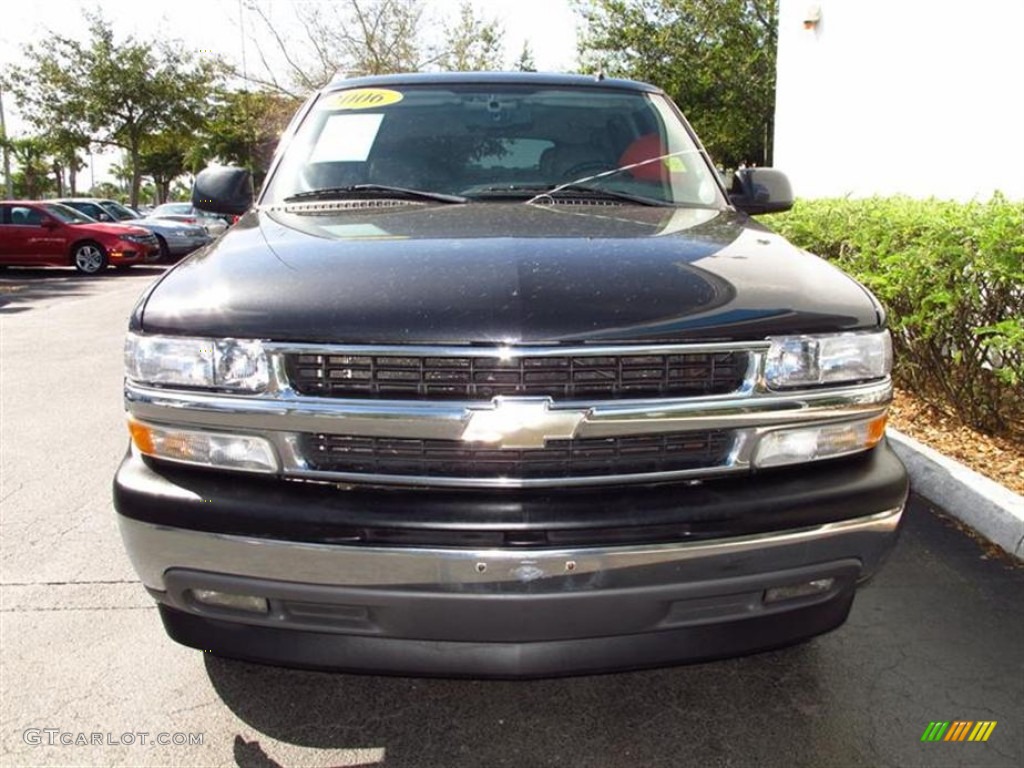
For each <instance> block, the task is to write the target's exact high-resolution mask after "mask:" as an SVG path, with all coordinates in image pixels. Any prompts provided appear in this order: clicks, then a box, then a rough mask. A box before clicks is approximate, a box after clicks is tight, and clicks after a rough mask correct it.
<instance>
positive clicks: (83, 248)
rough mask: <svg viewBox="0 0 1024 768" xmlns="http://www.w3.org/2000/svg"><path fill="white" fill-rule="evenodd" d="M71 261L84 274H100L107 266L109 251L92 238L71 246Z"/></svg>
mask: <svg viewBox="0 0 1024 768" xmlns="http://www.w3.org/2000/svg"><path fill="white" fill-rule="evenodd" d="M71 263H72V264H73V265H74V266H75V269H77V270H78V271H79V272H81V273H82V274H83V275H98V274H99V273H100V272H102V271H103V270H104V269H106V267H107V252H106V250H104V248H103V246H102V245H100V244H99V243H96V242H93V241H92V240H86V241H85V242H81V243H75V244H74V246H73V247H72V248H71Z"/></svg>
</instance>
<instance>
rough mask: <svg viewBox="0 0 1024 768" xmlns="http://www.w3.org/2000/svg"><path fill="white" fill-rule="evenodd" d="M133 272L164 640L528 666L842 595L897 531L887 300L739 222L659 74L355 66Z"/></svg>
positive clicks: (625, 649) (682, 635)
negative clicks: (219, 224) (199, 238)
mask: <svg viewBox="0 0 1024 768" xmlns="http://www.w3.org/2000/svg"><path fill="white" fill-rule="evenodd" d="M193 200H194V202H195V203H196V205H198V206H201V207H203V208H207V209H209V210H213V211H217V212H220V213H227V214H239V213H243V212H245V211H246V210H248V212H247V213H245V215H244V216H243V217H242V219H241V220H240V221H239V223H238V224H237V225H236V226H235V227H234V228H232V229H231V230H230V231H229V232H227V233H226V234H225V235H224V236H223V237H222V238H221V239H220V240H219V241H217V242H216V243H214V244H213V245H212V246H210V247H209V248H208V249H207V250H206V251H204V252H203V253H201V254H199V255H197V256H195V257H193V258H191V259H189V260H188V261H186V262H183V263H182V264H180V265H178V266H177V267H175V268H173V269H171V270H169V271H168V272H167V274H165V275H164V276H163V277H162V279H161V280H160V281H159V282H157V283H155V284H154V285H153V286H152V287H151V288H150V289H149V290H148V291H147V292H146V294H145V295H144V296H143V297H142V298H141V300H140V301H139V303H138V305H137V306H136V308H135V310H134V312H133V314H132V317H131V321H130V330H129V335H128V339H127V343H126V350H125V360H126V381H125V402H126V407H127V410H128V419H129V430H130V433H131V445H130V449H129V452H128V455H127V456H126V457H125V459H124V462H123V463H122V465H121V467H120V469H119V470H118V472H117V475H116V478H115V481H114V500H115V505H116V508H117V511H118V519H119V524H120V527H121V531H122V534H123V537H124V540H125V543H126V546H127V549H128V552H129V554H130V556H131V558H132V560H133V562H134V565H135V567H136V569H137V571H138V573H139V574H140V576H141V579H142V581H143V583H144V584H145V586H146V588H147V589H148V590H149V591H150V593H151V594H152V595H153V597H154V598H155V599H156V600H157V602H158V603H159V610H160V615H161V617H162V619H163V622H164V625H165V627H166V629H167V631H168V632H169V634H170V635H171V637H173V638H174V639H176V640H178V641H179V642H181V643H184V644H186V645H190V646H192V647H195V648H201V649H204V650H206V651H210V652H213V653H216V654H220V655H224V656H233V657H239V658H245V659H251V660H255V661H260V662H270V663H279V664H287V665H299V666H308V667H320V668H332V669H349V670H359V671H371V672H382V673H401V674H426V675H455V676H463V675H469V676H498V677H529V676H545V675H561V674H573V673H585V672H596V671H603V670H609V669H623V668H633V667H645V666H654V665H661V664H670V663H678V662H682V661H692V660H697V659H707V658H713V657H721V656H729V655H734V654H740V653H747V652H751V651H755V650H761V649H765V648H773V647H778V646H782V645H786V644H789V643H793V642H796V641H800V640H803V639H806V638H808V637H811V636H813V635H815V634H818V633H821V632H825V631H827V630H830V629H833V628H835V627H837V626H838V625H840V624H841V623H842V622H843V621H844V620H845V619H846V616H847V614H848V612H849V610H850V606H851V603H852V601H853V598H854V592H855V590H856V588H857V586H858V585H859V584H861V583H862V582H863V581H865V580H866V579H867V578H869V577H870V576H871V575H872V574H873V573H874V572H875V571H876V570H877V569H878V568H879V566H880V564H881V563H882V561H883V560H884V558H885V557H886V555H887V553H888V552H889V551H890V550H891V548H892V547H893V546H894V544H895V541H896V538H897V534H898V529H899V525H900V519H901V514H902V509H903V505H904V502H905V499H906V495H907V477H906V473H905V471H904V468H903V466H902V465H901V464H900V462H899V461H898V460H897V458H896V457H895V456H894V454H893V452H892V451H891V450H890V448H889V446H888V445H887V444H886V441H885V437H884V433H885V423H886V414H887V409H888V406H889V402H890V398H891V393H892V385H891V380H890V369H891V365H892V353H891V345H890V339H889V334H888V331H887V330H886V329H885V313H884V311H883V309H882V307H881V306H880V305H879V303H878V302H877V301H876V300H875V298H874V297H873V296H872V295H871V294H870V293H869V292H868V291H867V290H866V289H865V288H864V287H863V286H861V285H860V284H858V283H857V282H856V281H854V280H853V279H851V278H850V277H848V276H847V275H845V274H843V273H842V272H840V271H839V270H838V269H836V268H835V267H833V266H831V265H829V264H828V263H826V262H824V261H822V260H821V259H818V258H817V257H815V256H813V255H811V254H809V253H807V252H805V251H801V250H800V249H798V248H795V247H794V246H792V245H790V244H789V243H788V242H786V241H785V240H784V239H783V238H781V237H779V236H778V235H775V234H773V233H772V232H771V231H770V230H768V229H766V228H765V227H764V226H762V225H761V224H760V223H758V222H757V221H755V220H754V219H752V218H751V216H750V214H752V213H766V212H771V211H776V210H784V209H786V208H788V207H790V206H791V205H792V202H793V200H792V193H791V192H790V189H789V184H788V182H787V181H786V179H785V177H784V176H783V175H782V174H781V173H779V172H778V171H775V170H772V169H744V170H743V171H741V172H739V173H738V174H737V175H736V177H735V179H734V183H733V188H732V189H731V190H727V189H726V188H725V187H724V186H723V184H722V181H721V179H720V178H719V176H718V174H717V173H716V172H715V169H714V166H713V164H712V163H711V160H710V158H709V157H708V155H707V153H706V152H705V151H704V149H703V148H702V147H701V145H700V143H699V141H698V139H697V137H696V136H695V135H694V133H693V131H692V130H691V128H690V127H689V125H688V124H687V123H686V121H685V120H684V119H683V117H682V115H681V114H680V113H679V111H678V110H677V109H676V107H675V106H674V105H673V104H672V103H671V101H670V100H669V99H668V98H667V97H666V96H665V94H664V93H662V92H661V91H660V90H659V89H657V88H655V87H653V86H650V85H645V84H641V83H635V82H628V81H620V80H608V79H599V78H598V79H595V78H587V77H581V76H555V75H540V74H488V73H482V74H471V73H469V74H446V75H396V76H386V77H373V78H363V79H356V80H344V81H340V82H337V83H334V84H333V85H331V86H329V87H327V88H325V89H324V90H323V91H322V92H320V93H318V94H316V95H315V96H314V97H312V98H311V99H310V100H309V102H308V103H307V104H306V105H305V106H304V107H303V108H302V109H301V110H300V111H299V113H298V114H297V115H296V117H295V119H294V120H293V122H292V125H291V126H290V128H289V129H288V131H287V132H286V134H285V136H284V138H283V139H282V141H281V145H280V147H279V149H278V153H277V155H276V159H275V162H274V163H273V165H272V167H271V169H270V172H269V175H268V178H267V181H266V184H265V186H264V188H263V190H262V192H261V193H260V194H259V196H258V198H257V200H256V203H255V205H253V199H252V185H251V179H250V178H249V176H248V174H247V172H246V171H243V170H240V169H230V168H216V169H208V170H207V171H204V172H203V173H201V174H200V175H199V177H198V178H197V181H196V184H195V188H194V192H193Z"/></svg>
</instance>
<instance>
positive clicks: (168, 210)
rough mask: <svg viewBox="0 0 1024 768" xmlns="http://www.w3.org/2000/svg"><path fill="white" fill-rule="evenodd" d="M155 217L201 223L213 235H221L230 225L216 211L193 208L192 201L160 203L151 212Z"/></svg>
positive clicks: (152, 216)
mask: <svg viewBox="0 0 1024 768" xmlns="http://www.w3.org/2000/svg"><path fill="white" fill-rule="evenodd" d="M150 218H154V219H173V220H175V221H184V222H187V223H189V224H200V225H202V226H203V227H205V228H206V231H207V232H209V233H210V234H211V235H212V236H213V237H220V236H221V235H222V234H224V232H225V231H226V230H227V228H228V227H229V226H230V225H229V224H228V222H227V221H225V220H224V219H223V218H222V217H220V216H218V215H217V214H215V213H208V212H207V211H201V210H199V209H198V208H193V207H192V204H191V203H164V204H163V205H158V206H157V207H156V208H155V209H154V210H153V212H152V213H151V214H150Z"/></svg>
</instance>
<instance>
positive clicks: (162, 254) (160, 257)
mask: <svg viewBox="0 0 1024 768" xmlns="http://www.w3.org/2000/svg"><path fill="white" fill-rule="evenodd" d="M156 240H157V242H158V243H159V244H160V250H159V251H157V252H156V253H150V254H147V256H146V263H147V264H156V263H157V262H158V261H167V260H168V259H169V258H170V257H171V249H170V248H168V247H167V241H166V240H164V239H163V237H162V236H160V235H157V236H156Z"/></svg>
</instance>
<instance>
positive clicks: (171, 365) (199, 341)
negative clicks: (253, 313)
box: [124, 333, 268, 392]
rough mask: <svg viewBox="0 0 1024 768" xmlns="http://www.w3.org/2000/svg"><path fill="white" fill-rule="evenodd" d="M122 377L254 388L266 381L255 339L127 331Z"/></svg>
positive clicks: (262, 357) (263, 356)
mask: <svg viewBox="0 0 1024 768" xmlns="http://www.w3.org/2000/svg"><path fill="white" fill-rule="evenodd" d="M124 363H125V375H126V376H127V377H128V378H129V379H132V380H133V381H138V382H141V383H145V384H156V385H162V386H181V387H204V388H208V389H233V390H239V391H244V392H258V391H260V390H262V389H265V388H266V386H267V381H268V374H267V355H266V353H265V352H264V351H263V345H262V344H261V343H260V342H259V341H244V340H240V339H203V338H195V337H189V336H142V335H138V334H134V333H129V334H128V337H127V339H126V340H125V346H124Z"/></svg>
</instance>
